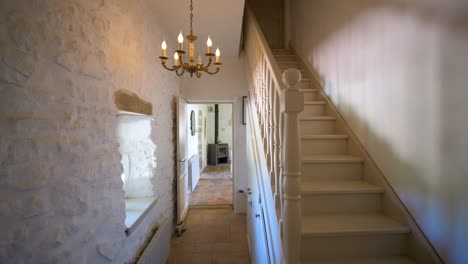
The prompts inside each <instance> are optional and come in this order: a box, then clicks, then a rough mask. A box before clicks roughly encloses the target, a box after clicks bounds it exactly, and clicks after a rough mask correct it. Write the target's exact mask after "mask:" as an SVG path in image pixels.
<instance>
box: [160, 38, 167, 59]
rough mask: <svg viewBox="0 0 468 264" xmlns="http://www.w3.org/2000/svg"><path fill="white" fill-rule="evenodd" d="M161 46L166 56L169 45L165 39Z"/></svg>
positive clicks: (163, 54)
mask: <svg viewBox="0 0 468 264" xmlns="http://www.w3.org/2000/svg"><path fill="white" fill-rule="evenodd" d="M161 48H162V56H163V57H166V55H167V54H166V49H167V45H166V41H165V40H163V43H162V44H161Z"/></svg>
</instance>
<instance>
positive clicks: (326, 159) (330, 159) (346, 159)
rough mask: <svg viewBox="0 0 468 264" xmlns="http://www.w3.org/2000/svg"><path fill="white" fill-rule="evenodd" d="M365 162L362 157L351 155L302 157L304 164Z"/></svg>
mask: <svg viewBox="0 0 468 264" xmlns="http://www.w3.org/2000/svg"><path fill="white" fill-rule="evenodd" d="M301 119H302V118H301ZM363 161H364V160H363V159H362V158H360V157H356V156H350V155H311V156H305V157H302V163H362V162H363Z"/></svg>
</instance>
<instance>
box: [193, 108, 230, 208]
mask: <svg viewBox="0 0 468 264" xmlns="http://www.w3.org/2000/svg"><path fill="white" fill-rule="evenodd" d="M187 112H188V113H187V116H188V118H189V122H190V126H189V129H190V131H189V133H188V140H187V143H188V149H189V190H190V191H191V194H190V207H192V208H197V207H213V206H214V207H217V206H231V207H232V205H233V176H232V175H233V173H232V166H231V164H232V158H233V108H232V104H229V103H224V104H188V106H187Z"/></svg>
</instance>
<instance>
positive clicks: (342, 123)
mask: <svg viewBox="0 0 468 264" xmlns="http://www.w3.org/2000/svg"><path fill="white" fill-rule="evenodd" d="M289 49H291V50H292V51H293V53H294V54H296V57H297V59H298V60H299V61H300V63H301V64H302V66H303V67H304V69H306V71H307V73H308V77H309V78H310V79H311V84H312V87H311V88H313V89H318V91H319V95H318V96H319V97H320V98H321V100H323V101H326V102H327V107H326V110H325V111H326V113H327V114H328V115H330V116H335V117H336V133H338V134H347V135H349V140H348V151H349V154H351V155H354V156H360V157H362V158H363V159H364V169H363V170H364V173H363V179H364V180H366V181H368V182H369V183H372V184H375V185H377V186H380V187H382V188H384V190H385V192H384V194H383V213H384V214H385V215H387V216H390V217H392V218H393V219H395V220H398V221H400V222H402V223H404V224H406V225H407V226H408V227H409V228H410V230H411V232H410V233H409V239H408V256H409V257H411V258H412V259H413V260H414V261H415V262H417V263H424V264H426V263H435V264H443V263H444V261H443V260H442V258H441V257H440V255H439V254H438V253H437V251H436V250H435V248H434V246H433V245H432V244H431V243H430V241H429V240H428V239H427V237H426V235H425V234H424V232H423V231H422V229H421V228H420V227H419V225H418V223H417V222H416V220H415V219H414V217H413V216H412V215H411V213H410V211H409V210H408V208H407V207H406V206H405V205H404V203H403V202H402V200H401V199H400V198H399V197H398V194H397V193H396V192H395V190H394V189H393V187H392V186H391V185H390V183H389V182H388V180H387V179H386V177H385V175H384V174H383V172H382V171H381V170H380V169H379V167H378V166H377V164H376V162H375V161H374V160H373V159H372V156H371V155H370V154H369V152H368V151H367V150H366V148H365V147H364V145H363V144H362V143H361V141H360V140H359V139H358V137H357V136H356V134H355V133H354V131H353V130H352V129H351V127H350V126H349V124H348V123H347V122H346V120H345V118H344V116H343V115H342V114H341V112H340V110H339V109H338V108H337V107H336V106H335V104H334V103H333V101H332V100H331V98H330V97H329V96H328V95H327V94H326V93H325V91H324V89H323V86H322V82H321V78H320V76H319V74H318V73H317V72H316V71H315V70H313V69H310V67H309V66H308V64H306V63H304V61H303V60H302V55H301V54H299V53H298V52H297V50H296V49H295V48H294V47H293V46H292V45H291V44H290V47H289Z"/></svg>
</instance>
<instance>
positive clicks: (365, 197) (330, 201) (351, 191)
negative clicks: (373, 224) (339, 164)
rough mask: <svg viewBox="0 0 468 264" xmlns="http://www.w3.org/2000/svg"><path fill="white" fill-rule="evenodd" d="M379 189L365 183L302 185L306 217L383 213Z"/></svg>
mask: <svg viewBox="0 0 468 264" xmlns="http://www.w3.org/2000/svg"><path fill="white" fill-rule="evenodd" d="M383 192H384V190H383V189H382V188H380V187H379V186H376V185H372V184H369V183H367V182H364V181H362V180H348V181H343V180H320V181H319V180H311V181H306V182H303V183H302V184H301V194H302V215H314V216H315V215H320V214H371V213H380V212H382V193H383Z"/></svg>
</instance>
